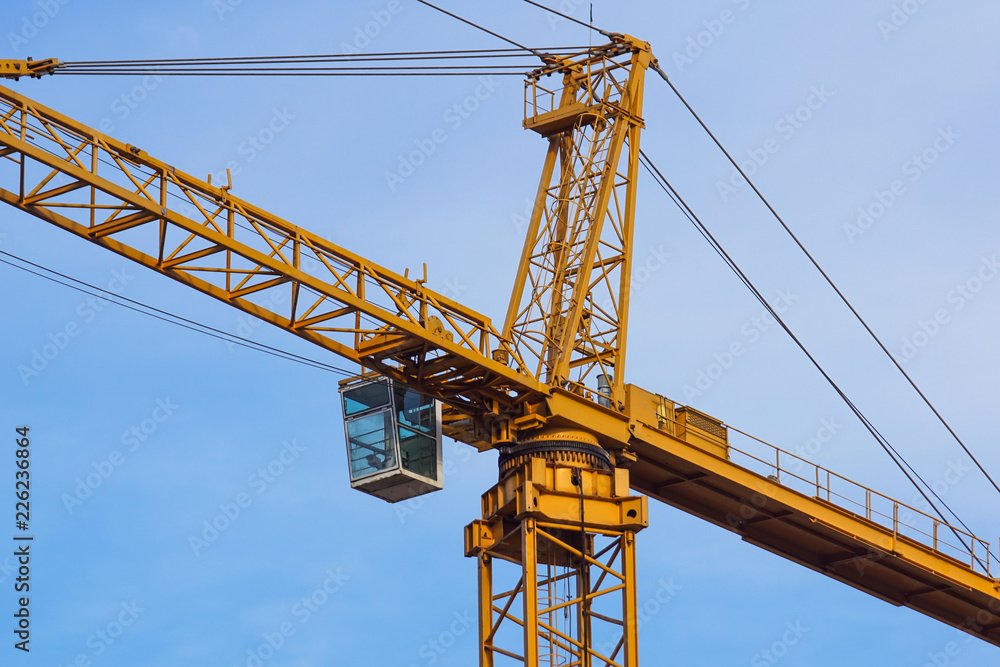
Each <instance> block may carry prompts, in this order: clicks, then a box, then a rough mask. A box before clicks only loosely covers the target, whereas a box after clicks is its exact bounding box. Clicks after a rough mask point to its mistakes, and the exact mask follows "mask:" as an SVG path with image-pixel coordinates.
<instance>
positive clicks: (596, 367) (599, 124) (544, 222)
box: [504, 36, 651, 405]
mask: <svg viewBox="0 0 1000 667" xmlns="http://www.w3.org/2000/svg"><path fill="white" fill-rule="evenodd" d="M650 58H651V55H650V50H649V45H648V44H646V43H645V42H640V41H638V40H636V39H633V38H631V37H627V36H622V37H620V38H619V39H617V40H616V41H615V42H613V43H612V44H609V45H608V46H606V47H602V48H598V49H594V50H593V51H592V52H591V53H590V54H588V55H586V56H585V57H582V58H579V59H577V60H575V61H572V62H569V61H567V62H565V63H564V66H563V68H562V80H561V86H559V87H558V88H551V89H550V88H546V87H545V86H548V85H551V84H549V83H548V82H549V80H550V79H549V78H548V76H549V75H550V74H552V68H551V67H548V68H542V69H541V70H538V71H536V72H533V73H532V74H530V75H529V76H528V81H527V83H526V85H525V119H524V127H525V128H527V129H531V130H534V131H535V132H538V133H539V134H541V135H542V136H544V137H546V138H547V139H548V142H549V149H548V152H547V154H546V158H545V165H544V167H543V169H542V176H541V180H540V182H539V186H538V191H537V194H536V197H535V207H534V209H533V211H532V216H531V220H530V222H529V225H528V233H527V236H526V238H525V244H524V250H523V251H522V255H521V262H520V265H519V267H518V271H517V275H516V277H515V281H514V287H513V290H512V294H511V300H510V305H509V307H508V311H507V319H506V321H505V324H504V338H505V339H507V340H509V341H510V342H511V346H512V347H513V349H514V350H516V351H517V352H518V353H519V357H520V358H521V359H522V360H523V361H525V362H527V363H528V364H529V366H528V368H527V371H528V372H529V373H530V374H531V375H533V376H534V377H537V378H539V379H541V380H543V381H544V382H545V383H546V384H548V385H550V386H553V387H566V388H573V390H574V391H576V392H577V393H580V394H584V395H586V394H587V393H593V392H596V391H598V387H599V384H598V383H599V382H601V381H604V380H606V381H607V383H608V385H609V388H610V390H609V391H608V394H609V396H608V398H609V400H610V401H611V402H613V403H614V404H615V405H619V404H621V402H622V401H623V400H624V394H623V391H622V387H623V386H624V383H623V380H622V378H623V376H624V373H623V370H624V367H625V341H626V330H627V323H628V301H629V300H628V293H629V279H630V276H631V273H632V268H631V267H632V231H633V224H634V219H635V195H636V178H637V175H638V168H639V134H640V130H641V128H642V124H643V120H642V90H643V81H644V77H645V72H646V68H647V66H648V65H649V62H650ZM543 75H544V76H543ZM557 163H558V166H557Z"/></svg>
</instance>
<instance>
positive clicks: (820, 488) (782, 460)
mask: <svg viewBox="0 0 1000 667" xmlns="http://www.w3.org/2000/svg"><path fill="white" fill-rule="evenodd" d="M660 398H661V399H662V402H663V405H662V406H661V410H660V411H659V412H660V413H662V416H661V417H660V421H661V428H664V429H665V430H667V431H669V432H672V433H674V434H675V435H676V434H678V433H679V432H680V431H679V428H682V427H686V428H690V427H691V426H692V424H690V423H688V424H686V425H682V424H681V423H680V422H679V421H677V420H676V419H674V418H673V415H674V414H676V412H677V411H678V410H680V409H681V408H683V406H682V405H680V404H678V403H674V402H673V401H671V400H670V399H667V398H664V397H660ZM671 405H672V407H673V409H672V410H670V409H669V406H671ZM668 413H670V414H669V416H668ZM725 429H726V432H725V435H724V436H723V438H721V439H720V442H725V443H726V445H725V446H726V452H727V453H726V456H727V458H728V459H729V461H730V462H732V463H734V464H736V465H738V466H740V467H742V468H744V469H746V470H749V471H751V472H754V473H757V474H759V475H761V476H762V477H766V478H768V479H770V480H771V481H772V482H776V483H778V484H781V485H782V486H785V487H787V488H789V489H792V490H794V491H797V492H799V493H802V494H803V495H806V496H809V497H812V498H816V499H818V500H822V501H825V502H827V503H830V504H831V505H834V506H836V507H838V508H840V509H842V510H846V511H848V512H850V513H852V514H854V515H856V516H858V517H861V518H863V519H865V520H867V521H870V522H872V523H875V524H878V525H879V526H882V527H883V528H886V529H888V530H890V531H892V537H893V539H896V538H905V539H908V540H912V541H915V542H918V543H920V544H922V545H923V546H925V547H929V548H930V549H932V550H934V551H936V552H937V553H939V554H941V555H943V556H946V557H948V558H951V559H952V560H955V561H957V562H959V563H962V564H963V565H966V566H967V567H969V568H970V569H972V570H974V571H976V572H978V573H980V574H984V575H986V576H987V577H991V578H998V577H1000V558H998V556H1000V550H994V549H993V546H994V545H993V544H991V543H990V542H988V541H986V540H984V539H981V538H979V537H976V536H975V535H973V534H972V533H971V532H969V531H968V530H965V529H964V528H960V527H958V526H954V525H952V524H950V523H948V522H946V521H943V520H941V519H940V518H938V517H935V516H932V515H930V514H928V513H927V512H925V511H923V510H920V509H917V508H916V507H913V506H912V505H908V504H906V503H903V502H900V501H898V500H895V499H893V498H890V497H889V496H887V495H885V494H882V493H879V492H878V491H874V490H872V489H870V488H868V487H866V486H864V485H862V484H859V483H857V482H855V481H853V480H850V479H848V478H846V477H844V476H843V475H838V474H837V473H835V472H833V471H831V470H829V469H827V468H824V467H822V466H820V465H817V464H815V463H813V462H812V461H809V460H808V459H805V458H803V457H801V456H799V455H797V454H793V453H792V452H789V451H786V450H784V449H781V448H780V447H775V446H774V445H772V444H770V443H768V442H765V441H763V440H761V439H759V438H756V437H754V436H752V435H750V434H748V433H744V432H743V431H740V430H739V429H735V428H733V427H732V426H725ZM734 436H737V437H738V440H739V443H738V445H737V444H734V443H733V440H734ZM998 546H1000V543H998Z"/></svg>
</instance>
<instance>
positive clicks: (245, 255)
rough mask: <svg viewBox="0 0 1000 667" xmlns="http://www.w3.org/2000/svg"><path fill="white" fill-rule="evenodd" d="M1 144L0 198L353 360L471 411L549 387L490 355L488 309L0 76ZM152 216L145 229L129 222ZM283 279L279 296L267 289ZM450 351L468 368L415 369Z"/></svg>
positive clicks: (495, 339) (498, 344) (495, 343)
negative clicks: (47, 103)
mask: <svg viewBox="0 0 1000 667" xmlns="http://www.w3.org/2000/svg"><path fill="white" fill-rule="evenodd" d="M40 128H43V129H40ZM0 147H2V148H3V150H5V151H7V152H8V155H9V157H8V160H10V159H13V160H15V161H16V164H15V165H14V168H15V169H17V174H16V176H15V178H13V179H9V180H8V181H7V182H6V183H4V185H7V187H6V188H4V189H0V201H3V202H5V203H7V204H10V205H12V206H14V207H16V208H19V209H21V210H23V211H25V212H27V213H30V214H32V215H34V216H36V217H39V218H41V219H43V220H45V221H47V222H50V223H52V224H54V225H57V226H59V227H61V228H63V229H65V230H67V231H70V232H72V233H74V234H76V235H77V236H80V237H82V238H84V239H87V240H89V241H91V242H93V243H95V244H98V245H101V246H103V247H105V248H108V249H109V250H112V251H114V252H117V253H119V254H121V255H124V256H125V257H128V258H129V259H131V260H133V261H136V262H138V263H140V264H143V265H144V266H146V267H148V268H150V269H152V270H155V271H157V272H159V273H162V274H164V275H167V276H169V277H171V278H174V279H176V280H179V281H181V282H183V283H185V284H187V285H189V286H191V287H194V288H195V289H198V290H200V291H202V292H205V293H207V294H209V295H211V296H213V297H215V298H218V299H220V300H223V301H225V302H226V303H229V304H230V305H233V306H235V307H237V308H240V309H242V310H245V311H247V312H249V313H251V314H252V315H254V316H256V317H259V318H261V319H263V320H266V321H268V322H271V323H272V324H275V325H277V326H279V327H282V328H284V329H287V330H289V331H292V332H293V333H295V334H297V335H299V336H302V337H304V338H306V339H308V340H310V341H311V342H313V343H316V344H319V345H321V346H323V347H325V348H326V349H329V350H331V351H333V352H335V353H337V354H340V355H342V356H345V357H347V358H348V359H351V360H352V361H357V362H358V363H360V364H362V365H364V366H366V367H368V368H371V369H374V370H378V371H380V372H382V373H385V374H387V375H390V376H394V377H396V378H398V379H402V380H404V381H405V382H406V383H407V384H409V385H410V386H414V387H415V388H417V389H419V390H421V391H424V392H426V393H428V394H431V395H435V396H438V397H439V398H443V399H445V400H451V401H452V402H454V403H456V404H459V405H462V406H463V407H464V408H465V409H467V410H470V411H473V412H475V411H476V410H479V411H485V410H487V409H489V408H488V404H490V403H493V402H495V401H497V400H507V401H509V402H513V401H515V400H516V399H517V397H519V396H520V397H524V396H534V395H544V394H545V393H546V387H545V386H544V385H542V384H541V383H539V382H538V381H536V380H535V379H534V378H533V377H531V376H530V375H527V374H525V373H523V372H519V371H518V368H523V364H517V363H515V364H514V365H515V366H516V367H517V368H513V369H512V368H510V367H508V366H507V365H505V364H502V363H500V362H497V361H494V360H493V358H492V357H491V355H492V352H493V351H495V350H503V349H505V347H506V343H505V342H504V341H503V340H502V338H501V336H500V334H499V332H498V331H497V330H496V329H495V328H494V327H493V325H492V324H491V322H490V320H489V318H487V317H485V316H483V315H481V314H479V313H477V312H475V311H473V310H471V309H469V308H466V307H465V306H463V305H461V304H459V303H457V302H455V301H453V300H451V299H449V298H448V297H445V296H444V295H441V294H438V293H436V292H433V291H432V290H429V289H427V288H426V287H425V286H424V285H423V282H422V281H416V280H411V279H410V278H408V277H406V276H404V275H400V274H398V273H395V272H393V271H390V270H388V269H385V268H383V267H380V266H378V265H377V264H374V263H372V262H370V261H369V260H367V259H365V258H363V257H360V256H359V255H356V254H354V253H352V252H350V251H348V250H345V249H344V248H341V247H339V246H337V245H335V244H333V243H330V242H329V241H327V240H325V239H323V238H321V237H319V236H316V235H314V234H311V233H310V232H308V231H306V230H303V229H301V228H299V227H296V226H294V225H292V224H290V223H288V222H286V221H285V220H282V219H281V218H279V217H277V216H275V215H273V214H271V213H268V212H267V211H264V210H262V209H260V208H258V207H256V206H254V205H253V204H251V203H249V202H246V201H243V200H241V199H239V198H237V197H234V196H232V195H231V194H230V193H229V192H228V188H225V189H224V188H218V187H214V186H212V185H210V184H208V183H206V182H204V181H201V180H199V179H197V178H194V177H193V176H190V175H188V174H186V173H184V172H182V171H179V170H177V169H175V168H174V167H172V166H170V165H168V164H166V163H163V162H161V161H159V160H156V159H155V158H153V157H150V156H149V155H147V154H146V153H145V152H144V151H142V150H140V149H138V148H136V147H134V146H130V145H128V144H124V143H122V142H119V141H117V140H115V139H113V138H111V137H108V136H106V135H104V134H102V133H100V132H97V131H95V130H93V129H91V128H89V127H87V126H85V125H83V124H81V123H78V122H76V121H74V120H72V119H70V118H68V117H66V116H64V115H62V114H60V113H58V112H56V111H54V110H52V109H48V108H46V107H44V106H42V105H40V104H37V103H35V102H33V101H31V100H29V99H28V98H26V97H24V96H22V95H19V94H17V93H15V92H13V91H10V90H8V89H5V88H2V87H0ZM7 168H8V169H9V168H10V166H8V167H7ZM8 183H9V185H8ZM46 186H48V187H49V189H48V190H47V191H46V192H44V193H42V192H41V191H42V189H43V188H44V187H46ZM148 227H152V228H154V229H155V230H156V233H155V234H148V235H147V237H148V238H147V239H146V240H145V241H142V242H140V241H139V240H137V239H138V238H140V237H138V236H136V235H132V236H129V235H128V234H129V233H130V232H133V231H134V230H137V229H141V228H148ZM197 260H201V261H202V264H201V265H199V266H194V265H193V264H194V263H195V262H196V261H197ZM180 262H183V265H181V264H180ZM307 263H308V264H310V265H311V266H309V267H307V266H306V264H307ZM234 283H235V284H234ZM275 290H285V292H284V293H283V294H282V296H283V298H281V299H267V298H266V295H267V294H271V295H273V294H274V293H275ZM274 303H280V304H288V306H289V307H288V309H287V310H286V309H285V308H281V309H280V310H279V308H278V307H276V306H274V305H273V304H274ZM432 323H436V326H437V327H438V328H439V329H440V328H441V327H444V329H445V330H447V331H448V332H449V333H451V332H453V335H451V336H447V335H442V332H441V331H436V332H435V331H434V330H433V329H434V327H433V326H431V324H432ZM388 334H391V335H394V336H397V337H400V338H403V339H407V340H410V341H413V342H414V343H418V345H415V346H414V345H410V346H409V348H408V353H412V354H411V356H407V357H400V358H394V357H392V355H365V354H363V353H362V352H361V350H362V348H363V345H364V343H365V341H367V340H369V339H372V338H375V337H378V336H385V335H388ZM414 349H416V350H417V352H415V353H414V352H413V350H414ZM508 354H509V353H508ZM509 356H514V357H515V360H516V354H514V355H509ZM443 357H448V358H450V359H451V360H453V361H451V362H449V363H450V364H452V365H454V366H455V367H456V368H460V369H462V372H461V373H459V375H458V376H451V377H448V378H447V379H446V380H442V381H441V382H440V383H437V382H436V379H435V377H434V376H428V377H423V376H421V375H420V369H422V368H423V367H424V366H425V365H426V364H427V363H429V362H433V361H434V360H435V359H440V358H443Z"/></svg>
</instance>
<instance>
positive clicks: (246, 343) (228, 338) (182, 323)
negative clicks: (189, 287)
mask: <svg viewBox="0 0 1000 667" xmlns="http://www.w3.org/2000/svg"><path fill="white" fill-rule="evenodd" d="M0 255H5V256H6V257H9V258H11V259H15V260H17V261H18V262H23V263H24V264H27V265H29V266H33V267H35V268H36V269H38V270H39V271H33V270H32V269H29V268H27V267H26V266H21V265H20V264H15V263H14V262H11V261H8V260H6V259H0V263H3V264H7V265H9V266H12V267H14V268H15V269H20V270H22V271H26V272H27V273H30V274H32V275H35V276H38V277H39V278H44V279H45V280H49V281H51V282H54V283H57V284H59V285H63V286H65V287H69V288H70V289H73V290H76V291H78V292H83V293H84V294H89V295H90V296H93V297H96V298H99V299H106V300H108V301H110V302H112V303H114V304H116V305H118V306H122V307H124V308H128V309H129V310H134V311H135V312H137V313H142V314H143V315H148V316H150V317H154V318H156V319H158V320H162V321H164V322H169V323H170V324H176V325H177V326H179V327H183V328H185V329H189V330H191V331H195V332H197V333H202V334H205V335H206V336H211V337H213V338H218V339H219V340H222V341H225V342H227V343H233V344H235V345H240V346H242V347H246V348H248V349H251V350H256V351H258V352H264V353H265V354H270V355H272V356H275V357H278V358H281V359H287V360H288V361H294V362H296V363H300V364H303V365H305V366H312V367H313V368H317V369H319V370H322V371H329V372H333V373H341V374H343V375H345V376H347V377H351V376H354V375H357V374H356V373H352V372H350V371H347V370H344V369H342V368H338V367H336V366H332V365H330V364H327V363H324V362H322V361H316V360H315V359H310V358H308V357H303V356H301V355H298V354H295V353H293V352H287V351H285V350H282V349H279V348H276V347H272V346H270V345H266V344H265V343H258V342H256V341H252V340H250V339H249V338H244V337H242V336H237V335H236V334H231V333H228V332H226V331H222V330H221V329H216V328H215V327H211V326H209V325H207V324H201V323H200V322H195V321H194V320H190V319H187V318H186V317H182V316H180V315H175V314H173V313H170V312H167V311H165V310H161V309H159V308H156V307H154V306H150V305H148V304H145V303H142V302H141V301H136V300H134V299H129V298H128V297H124V296H122V295H120V294H116V293H114V292H109V291H108V290H106V289H102V288H100V287H97V286H95V285H91V284H90V283H88V282H85V281H83V280H78V279H76V278H73V277H71V276H67V275H65V274H63V273H59V272H58V271H54V270H52V269H49V268H47V267H44V266H41V265H40V264H35V263H34V262H32V261H29V260H27V259H24V258H23V257H18V256H17V255H12V254H11V253H8V252H4V251H3V250H0ZM40 271H44V272H45V273H41V272H40ZM47 274H52V275H47ZM53 275H55V276H59V278H63V279H65V280H68V281H71V282H72V283H77V285H83V287H79V286H77V285H73V284H71V283H69V282H64V281H63V280H59V279H58V278H54V277H52V276H53ZM125 302H128V303H125ZM129 304H133V305H129ZM144 308H145V309H146V310H143V309H144ZM150 311H153V312H150ZM156 313H159V315H157V314H156Z"/></svg>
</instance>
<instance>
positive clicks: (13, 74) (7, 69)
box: [0, 58, 62, 81]
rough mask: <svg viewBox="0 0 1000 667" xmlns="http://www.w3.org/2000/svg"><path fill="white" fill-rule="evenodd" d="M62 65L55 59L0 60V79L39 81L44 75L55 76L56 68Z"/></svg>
mask: <svg viewBox="0 0 1000 667" xmlns="http://www.w3.org/2000/svg"><path fill="white" fill-rule="evenodd" d="M60 65H62V63H61V62H59V61H58V60H56V59H55V58H46V59H45V60H31V59H28V60H3V59H0V77H3V78H4V79H14V80H15V81H17V80H18V79H20V78H21V77H22V76H30V77H31V78H32V79H40V78H42V77H43V76H44V75H46V74H55V71H56V68H57V67H59V66H60Z"/></svg>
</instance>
